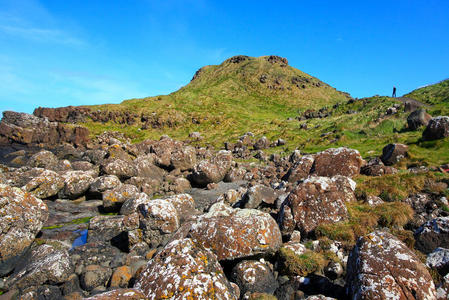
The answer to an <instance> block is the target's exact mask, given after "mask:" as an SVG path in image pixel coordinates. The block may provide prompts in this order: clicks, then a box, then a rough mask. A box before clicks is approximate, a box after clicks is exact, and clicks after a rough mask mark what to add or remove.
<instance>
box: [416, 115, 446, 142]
mask: <svg viewBox="0 0 449 300" xmlns="http://www.w3.org/2000/svg"><path fill="white" fill-rule="evenodd" d="M447 136H449V117H448V116H439V117H435V118H432V119H431V120H430V121H429V124H427V127H426V129H425V130H424V132H423V133H422V137H423V139H424V140H429V141H430V140H438V139H443V138H445V137H447Z"/></svg>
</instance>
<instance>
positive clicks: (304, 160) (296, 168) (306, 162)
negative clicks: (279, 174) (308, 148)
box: [282, 154, 315, 182]
mask: <svg viewBox="0 0 449 300" xmlns="http://www.w3.org/2000/svg"><path fill="white" fill-rule="evenodd" d="M293 155H294V154H292V155H291V156H290V161H294V165H293V166H292V167H291V168H290V169H289V170H288V172H287V174H285V176H284V177H283V178H282V179H283V180H286V181H288V182H296V181H298V180H302V179H305V178H307V177H308V176H309V173H310V171H311V169H312V166H313V162H314V161H315V160H314V158H313V156H312V155H305V156H302V157H295V156H293ZM298 155H299V154H298Z"/></svg>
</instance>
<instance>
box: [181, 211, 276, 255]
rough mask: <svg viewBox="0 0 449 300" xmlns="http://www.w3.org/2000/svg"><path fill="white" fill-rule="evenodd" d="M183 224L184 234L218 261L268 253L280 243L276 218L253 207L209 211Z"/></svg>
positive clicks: (274, 249) (273, 250)
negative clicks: (216, 211)
mask: <svg viewBox="0 0 449 300" xmlns="http://www.w3.org/2000/svg"><path fill="white" fill-rule="evenodd" d="M186 225H187V226H188V229H187V230H186V234H185V235H186V236H188V237H191V238H193V239H195V240H197V241H198V242H199V243H200V244H201V245H202V246H203V247H205V248H207V249H210V250H211V251H212V252H213V253H214V254H216V255H217V257H218V259H219V260H233V259H236V258H243V257H249V256H253V255H256V254H262V255H266V254H272V253H274V252H276V251H277V250H278V249H279V248H280V246H281V245H282V239H281V232H280V230H279V227H278V225H277V224H276V221H275V220H274V219H273V218H272V217H271V216H270V215H269V214H267V213H264V212H261V211H258V210H255V209H229V210H226V211H223V210H221V211H219V212H218V213H214V212H213V211H211V212H209V213H208V214H204V215H202V216H200V217H198V218H197V220H196V221H195V222H193V223H192V224H187V223H186ZM180 230H181V229H180Z"/></svg>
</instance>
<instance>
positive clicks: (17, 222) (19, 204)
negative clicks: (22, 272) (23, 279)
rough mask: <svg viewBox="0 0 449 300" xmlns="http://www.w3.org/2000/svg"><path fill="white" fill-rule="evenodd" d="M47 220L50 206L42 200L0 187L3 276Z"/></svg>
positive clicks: (0, 253)
mask: <svg viewBox="0 0 449 300" xmlns="http://www.w3.org/2000/svg"><path fill="white" fill-rule="evenodd" d="M47 218H48V209H47V205H45V203H44V202H42V200H40V199H38V198H36V197H34V196H33V195H31V194H30V193H27V192H24V191H22V190H21V189H18V188H12V187H10V186H7V185H3V184H0V276H1V275H5V274H8V273H9V272H10V271H12V270H13V269H14V265H15V263H16V261H17V260H18V259H19V258H20V256H21V255H22V254H23V252H24V251H26V250H27V249H28V247H29V246H30V245H31V243H32V242H33V241H34V238H35V237H36V234H37V233H38V232H39V231H40V230H41V228H42V226H43V224H44V223H45V222H46V221H47Z"/></svg>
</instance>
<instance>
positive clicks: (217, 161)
mask: <svg viewBox="0 0 449 300" xmlns="http://www.w3.org/2000/svg"><path fill="white" fill-rule="evenodd" d="M231 162H232V154H231V152H229V151H225V150H222V151H219V152H218V153H217V154H216V155H215V156H214V157H213V158H212V159H211V160H202V161H200V162H199V163H198V164H197V165H196V166H195V168H194V171H193V173H192V174H191V176H190V180H191V181H192V183H193V184H196V185H198V186H206V185H207V184H209V183H217V182H220V181H222V180H223V178H224V177H225V175H226V173H227V172H228V171H229V169H230V168H231Z"/></svg>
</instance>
